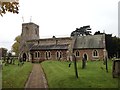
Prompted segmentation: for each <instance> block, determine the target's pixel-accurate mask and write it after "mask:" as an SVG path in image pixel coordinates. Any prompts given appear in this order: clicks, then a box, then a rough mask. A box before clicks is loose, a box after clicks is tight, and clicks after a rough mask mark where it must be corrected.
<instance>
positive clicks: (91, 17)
mask: <svg viewBox="0 0 120 90" xmlns="http://www.w3.org/2000/svg"><path fill="white" fill-rule="evenodd" d="M118 1H119V0H19V2H20V7H19V9H20V10H19V12H20V13H19V14H18V15H17V14H11V13H7V14H5V15H4V16H3V17H1V16H0V47H4V48H7V49H9V50H10V49H11V46H12V44H13V43H14V39H15V37H16V36H18V35H20V34H21V29H22V27H21V25H22V23H28V22H30V17H32V18H31V21H32V22H34V23H36V24H38V25H39V26H40V27H39V33H40V38H51V37H52V36H53V35H54V36H56V37H68V36H70V34H71V32H72V31H73V30H75V29H76V28H79V27H82V26H85V25H90V27H91V28H92V33H94V32H95V31H101V32H103V31H105V32H106V33H108V34H113V36H118ZM22 17H24V22H23V19H22Z"/></svg>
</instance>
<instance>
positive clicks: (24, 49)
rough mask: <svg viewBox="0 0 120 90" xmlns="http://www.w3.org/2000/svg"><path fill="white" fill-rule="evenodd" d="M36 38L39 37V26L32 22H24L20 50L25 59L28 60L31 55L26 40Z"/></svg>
mask: <svg viewBox="0 0 120 90" xmlns="http://www.w3.org/2000/svg"><path fill="white" fill-rule="evenodd" d="M34 39H35V40H36V39H39V26H38V25H36V24H35V23H32V22H30V23H23V24H22V33H21V40H20V47H19V51H20V56H21V57H22V58H23V60H24V61H26V59H28V57H29V55H30V54H29V47H28V45H27V42H26V41H28V40H34Z"/></svg>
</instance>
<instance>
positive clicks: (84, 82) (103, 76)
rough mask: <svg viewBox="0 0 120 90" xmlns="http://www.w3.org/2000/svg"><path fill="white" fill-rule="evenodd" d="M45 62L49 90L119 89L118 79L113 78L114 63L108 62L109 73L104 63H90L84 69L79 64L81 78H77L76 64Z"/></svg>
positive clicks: (78, 63)
mask: <svg viewBox="0 0 120 90" xmlns="http://www.w3.org/2000/svg"><path fill="white" fill-rule="evenodd" d="M69 63H70V62H63V61H61V62H60V61H45V62H42V67H43V68H44V71H45V73H46V76H47V80H48V85H49V88H117V87H118V79H117V78H112V61H109V62H108V71H109V72H108V73H107V72H106V69H105V65H103V62H102V61H93V62H91V61H88V62H87V67H86V68H85V69H82V68H81V67H82V65H81V64H82V62H81V61H79V62H77V66H78V73H79V78H78V79H77V78H76V77H75V71H74V63H72V65H71V67H68V65H69Z"/></svg>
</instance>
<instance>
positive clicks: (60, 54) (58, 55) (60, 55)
mask: <svg viewBox="0 0 120 90" xmlns="http://www.w3.org/2000/svg"><path fill="white" fill-rule="evenodd" d="M56 56H57V59H60V58H62V52H61V51H57V53H56Z"/></svg>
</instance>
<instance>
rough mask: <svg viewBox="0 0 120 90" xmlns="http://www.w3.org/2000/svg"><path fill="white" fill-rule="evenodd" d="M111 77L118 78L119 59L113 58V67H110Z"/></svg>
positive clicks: (119, 74)
mask: <svg viewBox="0 0 120 90" xmlns="http://www.w3.org/2000/svg"><path fill="white" fill-rule="evenodd" d="M112 74H113V78H118V77H119V78H120V60H118V59H116V60H113V68H112Z"/></svg>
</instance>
